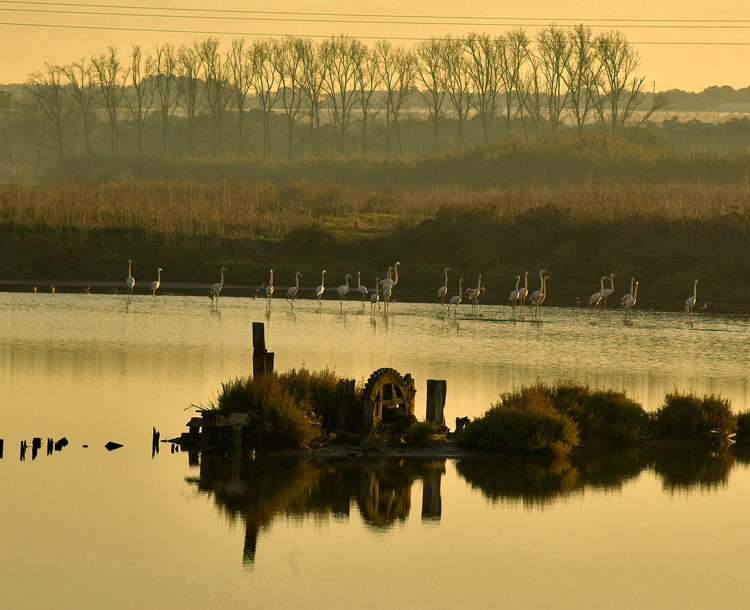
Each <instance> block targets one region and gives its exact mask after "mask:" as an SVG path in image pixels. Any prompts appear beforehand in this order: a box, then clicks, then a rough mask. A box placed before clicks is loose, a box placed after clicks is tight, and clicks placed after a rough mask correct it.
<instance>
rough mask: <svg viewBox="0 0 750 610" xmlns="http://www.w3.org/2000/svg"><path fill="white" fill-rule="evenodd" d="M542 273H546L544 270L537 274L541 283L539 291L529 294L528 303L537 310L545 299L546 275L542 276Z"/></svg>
mask: <svg viewBox="0 0 750 610" xmlns="http://www.w3.org/2000/svg"><path fill="white" fill-rule="evenodd" d="M544 273H547V271H546V270H545V269H542V270H540V272H539V280H540V282H541V284H540V286H539V290H535V291H534V292H532V293H531V297H530V301H531V304H532V305H536V308H537V309H539V306H540V305H541V304H542V303H544V299H546V298H547V278H548V277H549V276H548V275H543V274H544Z"/></svg>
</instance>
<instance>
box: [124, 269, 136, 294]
mask: <svg viewBox="0 0 750 610" xmlns="http://www.w3.org/2000/svg"><path fill="white" fill-rule="evenodd" d="M125 285H126V286H127V287H128V296H131V297H132V296H133V288H135V278H134V277H133V272H132V263H131V262H130V261H129V260H128V279H126V280H125Z"/></svg>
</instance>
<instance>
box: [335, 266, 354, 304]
mask: <svg viewBox="0 0 750 610" xmlns="http://www.w3.org/2000/svg"><path fill="white" fill-rule="evenodd" d="M351 279H352V276H351V275H349V274H348V273H347V274H346V277H345V278H344V283H343V284H341V286H339V287H338V288H336V292H338V293H339V299H341V311H344V297H345V296H346V295H347V294H348V293H349V280H351Z"/></svg>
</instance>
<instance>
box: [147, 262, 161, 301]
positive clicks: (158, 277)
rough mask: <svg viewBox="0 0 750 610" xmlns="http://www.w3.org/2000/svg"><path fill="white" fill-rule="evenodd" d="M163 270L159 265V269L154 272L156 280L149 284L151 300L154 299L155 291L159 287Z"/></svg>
mask: <svg viewBox="0 0 750 610" xmlns="http://www.w3.org/2000/svg"><path fill="white" fill-rule="evenodd" d="M162 271H164V269H162V268H161V267H159V270H158V271H157V272H156V281H154V282H151V286H149V290H150V291H151V300H152V301H155V300H156V291H157V290H158V289H159V286H161V272H162Z"/></svg>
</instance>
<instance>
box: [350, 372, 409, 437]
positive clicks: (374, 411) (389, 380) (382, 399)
mask: <svg viewBox="0 0 750 610" xmlns="http://www.w3.org/2000/svg"><path fill="white" fill-rule="evenodd" d="M414 393H415V389H414V380H413V379H412V378H411V375H407V376H406V377H402V376H401V374H400V373H399V372H398V371H396V370H394V369H391V368H382V369H378V370H377V371H375V372H374V373H373V374H372V375H370V378H369V379H368V380H367V383H366V384H365V388H364V391H363V398H364V402H365V422H364V423H365V431H366V432H374V431H376V430H377V429H378V428H379V427H380V425H381V424H386V425H396V426H398V425H408V424H409V423H411V420H412V419H413V417H414Z"/></svg>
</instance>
